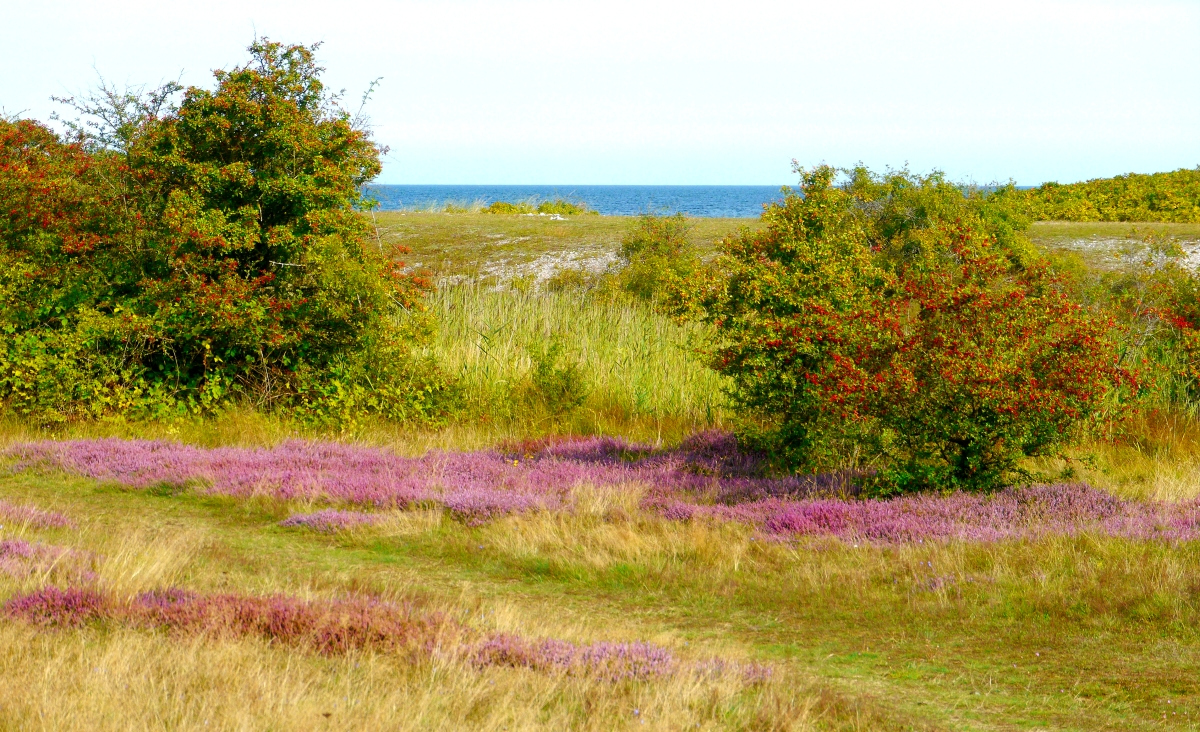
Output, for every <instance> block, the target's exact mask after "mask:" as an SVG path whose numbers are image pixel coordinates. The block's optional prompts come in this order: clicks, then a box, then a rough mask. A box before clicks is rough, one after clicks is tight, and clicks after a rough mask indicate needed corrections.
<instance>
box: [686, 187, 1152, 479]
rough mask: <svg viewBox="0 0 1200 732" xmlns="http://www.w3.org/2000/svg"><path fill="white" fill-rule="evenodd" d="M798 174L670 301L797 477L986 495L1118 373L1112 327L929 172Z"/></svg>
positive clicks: (1070, 432)
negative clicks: (696, 326)
mask: <svg viewBox="0 0 1200 732" xmlns="http://www.w3.org/2000/svg"><path fill="white" fill-rule="evenodd" d="M834 176H835V171H834V170H832V169H830V168H824V167H822V168H818V169H816V170H813V171H808V172H804V175H803V189H802V192H801V193H799V194H797V193H790V194H788V195H787V197H786V198H785V200H784V201H783V202H782V203H779V204H775V205H772V206H770V207H769V208H768V209H767V211H766V212H765V213H764V215H763V222H764V224H765V226H764V228H763V229H762V230H761V231H757V232H746V233H743V234H742V235H740V236H735V237H732V238H730V239H728V240H726V242H725V243H724V253H723V255H722V257H721V258H720V260H719V261H718V262H717V264H716V267H715V268H714V269H713V270H712V271H710V272H708V273H707V274H706V275H705V277H704V278H697V279H696V280H695V281H693V282H692V283H691V286H690V287H688V288H681V290H680V291H678V292H677V293H676V298H677V299H678V300H679V301H680V302H679V304H680V308H681V310H683V311H685V312H690V313H692V315H693V317H698V318H700V319H702V320H705V321H707V322H708V323H710V324H711V325H712V326H713V328H714V329H715V332H716V337H715V339H714V342H713V343H712V344H711V346H710V348H709V354H710V359H711V364H712V366H713V367H714V368H715V369H716V370H717V371H718V372H720V373H722V374H725V375H727V376H729V377H731V378H732V380H733V383H734V387H733V392H732V397H733V399H734V402H735V404H736V405H737V406H738V407H739V409H740V410H741V412H742V414H743V415H744V417H746V418H747V421H748V424H750V425H751V426H753V429H748V430H747V433H748V436H749V437H751V438H753V439H755V440H756V441H757V442H758V443H759V444H761V445H763V446H765V447H767V448H768V449H770V450H771V451H772V452H773V454H774V455H775V456H776V457H777V458H778V459H779V460H780V462H781V463H782V464H784V465H786V466H788V467H790V468H792V469H814V468H821V467H827V466H828V465H829V464H830V463H831V462H835V461H837V460H839V459H841V460H844V459H845V456H846V455H847V454H849V453H851V452H853V453H856V454H857V459H858V461H859V464H860V465H861V466H864V467H870V468H873V469H874V470H875V477H874V479H873V480H872V481H871V484H872V486H873V488H874V489H875V490H876V491H878V492H882V493H889V492H897V491H908V490H916V489H923V488H941V489H951V488H953V489H966V490H989V489H994V488H996V487H999V486H1001V485H1004V484H1005V483H1006V482H1008V481H1010V480H1012V479H1014V478H1017V477H1020V475H1021V473H1020V469H1019V467H1020V461H1021V460H1022V459H1023V458H1024V457H1027V456H1032V455H1039V454H1045V453H1047V452H1053V451H1055V450H1056V449H1058V448H1059V447H1060V446H1062V445H1063V444H1065V443H1067V442H1069V441H1070V440H1071V438H1072V437H1073V436H1074V435H1076V434H1077V433H1078V428H1080V427H1081V426H1082V425H1085V424H1087V423H1088V422H1089V420H1092V419H1094V418H1095V417H1096V416H1097V415H1098V414H1099V413H1101V411H1102V410H1103V409H1104V408H1105V406H1106V404H1108V402H1107V401H1106V399H1107V398H1108V397H1109V395H1110V394H1111V393H1112V391H1113V389H1114V388H1116V387H1117V386H1118V385H1120V384H1123V383H1126V381H1127V377H1128V375H1127V374H1126V373H1125V372H1124V371H1123V370H1122V369H1120V368H1119V367H1118V365H1117V358H1118V357H1117V352H1116V348H1115V345H1114V343H1113V342H1112V341H1111V339H1110V338H1109V335H1108V323H1106V322H1105V321H1103V320H1102V319H1100V318H1096V317H1093V316H1092V315H1090V314H1089V313H1088V312H1086V311H1085V310H1083V309H1082V308H1081V307H1080V306H1079V305H1078V304H1077V303H1075V302H1074V301H1072V300H1071V299H1070V297H1069V296H1068V294H1067V292H1066V291H1065V289H1064V287H1063V286H1062V285H1061V283H1060V282H1059V281H1058V280H1057V279H1056V278H1055V276H1054V275H1053V274H1052V272H1051V270H1050V269H1048V268H1047V267H1046V266H1044V264H1042V263H1040V262H1028V261H1026V259H1027V252H1026V247H1025V245H1024V244H1023V243H1022V242H1021V241H1020V240H1019V237H1016V238H1013V239H1012V240H1011V241H1009V242H1007V245H1006V244H1005V242H1004V239H1003V236H1007V235H1009V234H1010V233H1011V232H1007V231H1006V230H1005V222H1004V220H1003V219H1004V215H1003V214H998V213H996V212H995V211H993V210H989V209H988V208H987V207H986V206H985V204H984V202H983V198H982V197H977V196H972V195H964V193H963V192H962V191H961V190H960V189H958V187H956V186H952V185H950V184H948V183H947V182H946V181H944V180H943V179H942V178H941V177H940V176H937V175H935V176H930V177H925V178H922V177H916V176H911V175H908V174H906V173H893V174H890V175H887V176H880V177H874V176H869V174H868V173H866V171H863V170H858V171H854V172H852V176H851V180H850V182H849V183H848V184H847V185H845V186H840V187H839V186H835V185H834V184H833V180H834Z"/></svg>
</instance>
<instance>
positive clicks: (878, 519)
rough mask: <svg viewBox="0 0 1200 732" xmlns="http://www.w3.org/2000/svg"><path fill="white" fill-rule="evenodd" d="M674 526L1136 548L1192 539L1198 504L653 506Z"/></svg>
mask: <svg viewBox="0 0 1200 732" xmlns="http://www.w3.org/2000/svg"><path fill="white" fill-rule="evenodd" d="M657 508H658V509H659V510H660V511H661V513H662V515H663V516H665V517H667V518H670V519H675V520H689V519H694V518H699V517H710V518H717V519H722V520H733V521H742V522H746V523H750V524H754V525H755V526H758V527H760V528H761V529H762V530H763V531H764V532H766V533H769V534H771V535H774V536H779V537H800V536H834V537H839V538H842V539H846V540H856V541H869V542H880V543H901V542H923V541H939V540H961V541H1000V540H1005V539H1023V538H1038V537H1042V536H1047V535H1053V534H1058V535H1076V534H1081V533H1086V532H1092V533H1096V534H1102V535H1107V536H1113V537H1121V538H1127V539H1142V540H1163V541H1190V540H1194V539H1197V538H1200V503H1198V502H1195V501H1188V502H1182V503H1170V502H1156V501H1128V500H1123V499H1120V498H1117V497H1115V496H1112V495H1110V494H1108V493H1105V492H1103V491H1100V490H1097V489H1095V488H1092V487H1090V486H1088V485H1085V484H1081V483H1064V484H1055V485H1039V486H1029V487H1024V488H1008V489H1005V490H1003V491H999V492H997V493H994V494H990V495H988V494H978V493H962V492H958V493H950V494H917V495H907V496H902V497H899V498H893V499H888V500H845V499H837V498H814V499H807V500H783V499H778V498H770V499H766V500H758V501H749V502H746V503H742V504H738V505H696V504H692V503H687V502H684V501H680V500H671V499H667V500H662V499H659V501H658V503H657Z"/></svg>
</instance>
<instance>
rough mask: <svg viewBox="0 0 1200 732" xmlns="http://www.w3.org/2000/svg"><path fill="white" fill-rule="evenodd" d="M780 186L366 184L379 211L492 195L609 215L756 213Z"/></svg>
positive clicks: (776, 196)
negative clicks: (563, 202) (582, 207)
mask: <svg viewBox="0 0 1200 732" xmlns="http://www.w3.org/2000/svg"><path fill="white" fill-rule="evenodd" d="M780 188H781V187H780V186H589V185H579V186H481V185H472V186H455V185H437V186H432V185H429V186H424V185H368V186H366V187H365V191H366V193H367V195H368V196H370V197H372V198H374V199H375V200H377V201H379V208H380V210H383V211H396V210H404V209H410V210H425V209H430V208H440V207H442V206H445V205H446V204H448V203H452V204H455V205H458V206H471V205H473V204H480V205H483V206H487V205H488V204H490V203H492V202H493V201H507V202H508V203H519V202H522V201H533V202H539V201H553V200H555V199H559V198H561V199H565V200H567V201H571V202H573V203H580V202H582V203H584V204H587V207H588V208H589V209H591V210H593V211H597V212H599V213H601V214H605V215H609V216H637V215H640V214H647V213H655V214H671V213H676V212H678V213H683V214H686V215H689V216H705V217H718V218H755V217H757V216H758V215H759V214H761V213H762V210H763V204H765V203H770V202H772V201H778V200H781V199H782V198H783V194H782V193H781V192H780Z"/></svg>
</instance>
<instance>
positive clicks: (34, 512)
mask: <svg viewBox="0 0 1200 732" xmlns="http://www.w3.org/2000/svg"><path fill="white" fill-rule="evenodd" d="M0 521H3V522H5V523H13V524H23V525H25V526H29V527H30V528H34V529H62V528H71V527H73V526H75V522H74V521H72V520H71V519H70V518H69V517H67V516H66V515H65V514H61V513H59V512H57V511H44V510H42V509H40V508H37V507H36V506H23V505H19V504H15V503H9V502H8V501H0Z"/></svg>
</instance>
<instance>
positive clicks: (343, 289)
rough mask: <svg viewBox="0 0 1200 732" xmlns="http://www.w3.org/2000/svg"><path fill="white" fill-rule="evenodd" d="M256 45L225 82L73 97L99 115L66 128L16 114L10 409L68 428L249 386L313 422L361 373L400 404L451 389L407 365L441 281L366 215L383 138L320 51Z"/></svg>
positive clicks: (1, 391)
mask: <svg viewBox="0 0 1200 732" xmlns="http://www.w3.org/2000/svg"><path fill="white" fill-rule="evenodd" d="M250 51H251V54H252V61H251V63H249V64H247V65H246V66H242V67H238V68H235V69H233V70H231V71H218V72H216V74H215V76H216V81H217V85H216V89H215V90H211V91H210V90H205V89H199V88H189V89H186V90H180V89H179V88H178V87H174V86H172V85H168V86H167V87H164V88H163V89H161V90H157V91H156V92H153V93H151V94H150V95H149V96H148V97H144V98H143V97H138V96H136V95H129V94H125V95H121V94H118V93H116V92H114V91H113V90H110V89H107V88H105V89H102V90H101V91H102V93H101V94H99V95H97V96H95V97H93V98H90V99H86V100H83V101H82V102H74V100H71V101H72V102H73V103H74V104H75V106H76V108H77V109H78V110H79V111H80V112H82V113H83V114H85V115H87V116H88V118H89V119H91V120H92V122H93V124H92V126H91V127H88V126H87V123H77V124H76V125H75V129H76V132H77V133H78V134H76V136H75V137H74V138H72V139H68V140H60V139H59V138H58V137H56V136H55V135H54V134H53V133H52V132H51V131H50V130H48V129H47V128H45V127H43V126H41V125H38V124H36V123H33V122H28V121H17V122H12V121H3V122H0V200H3V201H4V203H5V204H6V205H5V206H3V209H4V210H3V211H0V217H6V218H4V219H3V221H0V262H2V264H3V267H2V271H0V298H3V305H4V308H3V313H0V354H3V355H0V367H2V368H3V371H2V372H0V399H3V400H5V401H6V402H7V403H8V404H9V405H10V407H13V408H15V409H17V410H18V411H20V412H22V413H25V414H30V415H33V416H37V417H38V418H39V419H45V420H51V421H54V420H63V419H74V418H95V417H101V416H118V415H128V414H132V415H133V416H139V415H148V416H167V415H168V414H170V413H176V414H178V413H186V412H198V411H206V410H210V409H213V408H216V407H217V406H219V405H221V404H223V403H226V402H228V401H230V400H232V399H235V398H245V397H249V398H252V399H254V400H256V401H257V402H259V403H261V404H270V405H273V406H280V407H287V408H292V409H296V410H299V411H300V412H301V413H306V412H308V411H314V410H315V412H318V413H319V412H320V411H321V408H320V407H319V406H318V405H319V403H320V402H321V397H320V395H329V394H333V393H337V389H338V388H342V389H350V388H351V381H353V383H354V384H356V385H357V387H356V388H362V389H366V390H369V391H371V392H373V393H374V394H375V396H374V397H373V399H374V400H375V401H374V402H372V403H376V402H377V403H378V406H377V408H376V411H379V412H380V413H381V414H386V415H388V416H395V415H399V414H401V413H406V414H407V413H411V412H413V411H414V410H413V409H410V404H409V401H411V399H413V398H415V397H413V396H412V395H414V394H417V393H421V394H426V395H428V394H443V393H448V390H449V384H448V382H446V380H445V379H444V377H442V376H441V375H440V374H438V373H436V372H435V371H433V370H431V369H429V368H427V366H424V365H417V364H415V363H414V364H412V366H413V367H412V368H411V369H409V368H408V365H409V363H410V361H411V359H409V358H408V357H407V353H408V350H409V349H408V345H407V344H409V343H411V342H412V341H413V336H414V334H415V333H417V332H418V331H419V330H420V329H419V328H415V327H413V324H412V321H413V319H414V313H419V312H420V310H421V307H422V306H421V295H422V293H423V292H424V291H425V290H426V289H427V287H428V284H427V283H426V282H425V281H424V280H423V279H421V278H420V277H417V276H414V275H413V274H410V273H408V272H407V271H406V269H405V268H404V266H403V264H402V263H401V262H399V261H398V260H397V259H396V255H397V252H396V251H394V250H385V249H384V247H383V246H382V244H381V243H380V242H378V241H377V240H374V239H373V238H372V236H371V232H370V229H369V226H368V224H367V221H366V220H365V219H364V217H363V216H362V215H361V213H360V212H359V210H358V209H359V207H361V206H362V205H363V203H364V202H363V199H362V197H361V195H360V192H359V191H360V187H361V185H362V184H363V183H364V182H366V181H368V180H370V179H371V178H373V177H374V176H375V175H376V174H377V173H378V172H379V169H380V168H379V150H378V148H377V147H376V146H375V144H374V143H373V142H371V140H370V138H369V136H368V135H367V133H366V132H365V131H363V130H362V129H359V128H358V127H356V126H355V125H354V124H353V121H352V119H351V118H350V116H349V115H348V114H347V113H346V112H344V111H342V110H341V109H340V108H338V107H337V106H336V104H335V103H334V100H333V99H332V98H331V97H330V96H329V95H328V94H327V93H326V92H325V90H324V87H323V86H322V84H321V82H320V80H319V75H320V72H321V69H320V68H319V67H317V66H316V64H315V61H314V59H313V51H312V49H310V48H306V47H303V46H283V45H280V44H277V43H271V42H269V41H262V42H256V43H255V44H254V45H252V46H251V47H250ZM179 91H182V99H181V100H180V101H179V102H178V104H175V103H173V102H171V99H172V96H173V95H175V94H177V92H179ZM418 317H419V316H418ZM385 358H386V361H387V362H386V365H385V364H383V363H381V359H385ZM351 364H359V366H352V365H351ZM51 373H53V374H57V376H55V377H54V378H52V379H51V378H48V377H47V376H45V375H46V374H51ZM37 374H42V376H37ZM347 379H350V380H351V381H347ZM324 380H327V381H324ZM414 380H416V381H420V382H421V386H420V387H419V388H418V387H415V386H414V383H415V382H414ZM388 399H391V400H392V402H391V403H390V405H384V404H383V401H385V400H388ZM415 411H416V412H425V413H431V412H432V411H436V410H432V409H426V408H425V407H422V408H421V409H416V410H415Z"/></svg>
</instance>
